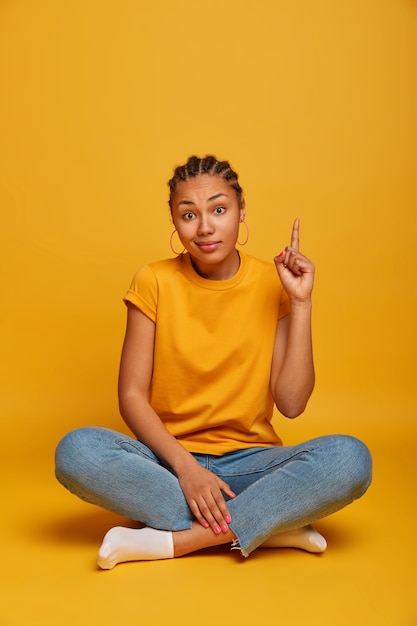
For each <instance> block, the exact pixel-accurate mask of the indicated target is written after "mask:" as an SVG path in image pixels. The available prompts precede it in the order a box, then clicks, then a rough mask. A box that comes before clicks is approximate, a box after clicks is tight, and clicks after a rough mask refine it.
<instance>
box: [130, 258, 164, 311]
mask: <svg viewBox="0 0 417 626" xmlns="http://www.w3.org/2000/svg"><path fill="white" fill-rule="evenodd" d="M123 302H125V304H127V303H128V302H131V303H132V304H134V305H135V306H136V307H137V308H138V309H139V310H140V311H142V313H144V314H145V315H146V317H149V319H150V320H152V322H156V311H157V306H158V283H157V280H156V277H155V274H154V273H153V271H152V270H151V268H150V267H149V265H145V266H144V267H142V269H140V270H139V271H138V272H136V274H135V275H134V277H133V279H132V282H131V284H130V287H129V289H128V290H127V292H126V295H125V297H124V298H123Z"/></svg>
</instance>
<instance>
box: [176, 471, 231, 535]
mask: <svg viewBox="0 0 417 626" xmlns="http://www.w3.org/2000/svg"><path fill="white" fill-rule="evenodd" d="M177 476H178V480H179V483H180V486H181V489H182V491H183V493H184V496H185V499H186V500H187V503H188V506H189V507H190V509H191V511H192V513H193V515H194V516H195V518H196V519H197V520H198V521H199V522H200V524H201V525H202V526H204V528H210V527H211V529H212V530H213V532H214V533H216V535H218V534H220V533H221V532H224V533H226V532H227V531H228V530H229V524H230V522H231V519H232V518H231V515H230V512H229V509H228V507H227V503H226V501H225V499H224V496H223V493H224V494H226V495H227V496H229V498H234V497H235V496H236V494H235V493H233V491H232V490H231V489H230V487H229V485H228V484H227V483H225V482H224V481H223V480H221V479H220V478H219V477H218V476H216V474H213V472H210V470H207V469H205V468H204V467H201V465H199V464H198V463H197V462H196V465H195V466H194V467H193V468H192V469H190V467H187V469H186V470H185V471H184V472H183V473H181V474H179V475H178V474H177Z"/></svg>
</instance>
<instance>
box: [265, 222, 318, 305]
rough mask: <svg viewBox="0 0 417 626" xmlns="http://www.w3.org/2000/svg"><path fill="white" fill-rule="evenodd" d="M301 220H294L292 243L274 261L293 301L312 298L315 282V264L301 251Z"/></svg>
mask: <svg viewBox="0 0 417 626" xmlns="http://www.w3.org/2000/svg"><path fill="white" fill-rule="evenodd" d="M299 245H300V220H299V219H298V218H297V219H296V220H295V222H294V225H293V228H292V234H291V245H290V246H287V247H286V248H285V250H283V251H282V252H281V253H280V254H279V255H278V256H277V257H275V259H274V262H275V265H276V268H277V270H278V274H279V277H280V279H281V282H282V285H283V287H284V289H285V291H286V292H287V294H288V296H289V298H290V300H291V301H293V302H306V301H309V300H310V298H311V292H312V291H313V283H314V265H313V263H312V262H311V261H310V260H309V259H308V258H307V257H305V256H304V255H302V254H301V253H300V252H299Z"/></svg>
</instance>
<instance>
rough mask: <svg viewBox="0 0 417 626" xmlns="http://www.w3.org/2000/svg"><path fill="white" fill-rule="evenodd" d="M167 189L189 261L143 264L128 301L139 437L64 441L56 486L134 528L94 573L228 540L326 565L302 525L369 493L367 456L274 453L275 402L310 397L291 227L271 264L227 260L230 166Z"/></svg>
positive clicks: (238, 202) (233, 231)
mask: <svg viewBox="0 0 417 626" xmlns="http://www.w3.org/2000/svg"><path fill="white" fill-rule="evenodd" d="M169 188H170V200H169V204H170V209H171V215H172V221H173V224H174V226H175V231H176V233H177V235H178V238H179V240H180V242H181V244H182V246H183V248H184V250H183V251H182V252H181V253H179V254H178V253H175V254H176V256H175V258H171V259H167V260H163V261H159V262H156V263H152V264H150V265H148V266H145V267H144V268H143V269H142V270H141V271H139V272H138V273H137V274H136V276H135V277H134V279H133V282H132V284H131V287H130V289H129V290H128V292H127V294H126V298H125V302H126V303H127V310H128V316H127V328H126V336H125V341H124V345H123V351H122V357H121V365H120V376H119V399H120V411H121V415H122V417H123V419H124V420H125V422H126V424H127V425H128V426H129V428H130V429H131V431H132V432H133V434H134V437H135V438H134V439H133V438H129V437H127V436H125V435H122V434H120V433H117V432H114V431H111V430H108V429H103V428H82V429H78V430H76V431H74V432H72V433H69V434H68V435H66V437H64V439H63V440H62V441H61V442H60V444H59V446H58V449H57V457H56V458H57V463H56V467H57V469H56V474H57V477H58V480H60V482H61V483H62V484H63V485H64V486H66V487H67V488H68V489H69V490H70V491H72V492H73V493H75V494H77V495H78V496H79V497H81V498H82V499H84V500H87V501H88V502H91V503H94V504H97V505H100V506H102V507H104V508H106V509H108V510H111V511H114V512H116V513H119V514H121V515H124V516H127V517H129V518H131V519H132V520H136V521H139V522H141V523H142V524H143V526H144V527H143V528H122V527H116V528H113V529H111V530H110V531H109V532H108V533H107V535H106V536H105V538H104V541H103V544H102V546H101V548H100V551H99V557H98V563H99V566H100V567H101V568H103V569H111V568H112V567H114V566H115V565H116V564H117V563H120V562H122V561H132V560H150V559H163V558H172V557H174V556H182V555H185V554H188V553H190V552H193V551H195V550H198V549H201V548H206V547H210V546H217V545H220V544H227V543H228V544H231V545H232V547H233V548H239V549H240V551H241V553H242V554H243V555H244V556H248V555H249V553H250V552H252V551H253V550H254V549H255V548H257V547H280V546H291V547H296V548H301V549H305V550H307V551H310V552H322V551H324V550H325V549H326V541H325V539H324V538H323V537H322V536H321V535H320V534H319V533H318V532H317V531H316V530H315V529H314V528H313V527H312V526H311V523H312V522H314V521H316V520H318V519H320V518H322V517H324V516H326V515H329V514H330V513H333V512H335V511H337V510H339V509H340V508H342V507H344V506H345V505H347V504H348V503H350V502H352V501H353V500H354V499H356V498H359V497H360V496H361V495H362V494H363V493H364V492H365V491H366V489H367V488H368V486H369V484H370V481H371V457H370V454H369V451H368V450H367V448H366V447H365V445H364V444H363V443H362V442H360V441H358V440H357V439H355V438H352V437H348V436H342V435H337V436H327V437H320V438H317V439H314V440H312V441H308V442H306V443H303V444H299V445H295V446H283V445H282V442H281V440H280V439H279V437H278V435H277V434H276V433H275V431H274V428H273V427H272V425H271V417H272V412H273V406H274V404H275V405H276V407H277V408H278V410H279V411H280V412H281V413H282V414H283V415H285V416H287V417H290V418H294V417H296V416H298V415H300V414H301V413H302V412H303V410H304V409H305V406H306V404H307V402H308V400H309V397H310V395H311V393H312V390H313V387H314V365H313V355H312V342H311V306H312V305H311V293H312V289H313V279H314V266H313V264H312V263H311V261H310V260H309V259H308V258H306V257H305V256H304V255H302V254H301V253H300V251H299V221H298V220H296V221H295V222H294V225H293V229H292V236H291V243H290V245H289V246H287V247H286V248H285V249H284V250H283V251H282V252H281V253H280V254H279V255H278V256H277V257H276V258H275V259H274V264H273V263H266V262H264V261H261V260H258V259H255V258H254V257H251V256H248V255H246V254H243V253H241V252H238V250H237V249H236V243H239V242H238V241H237V240H238V234H239V226H240V224H243V225H244V227H245V226H246V222H245V201H244V198H243V193H242V189H241V186H240V184H239V181H238V176H237V174H236V173H235V172H234V171H233V170H232V168H231V166H230V164H229V163H228V162H227V161H218V160H217V159H216V158H215V157H213V156H207V157H205V158H202V159H201V158H198V157H191V158H190V159H189V160H188V161H187V163H186V164H185V165H183V166H180V167H177V168H176V170H175V171H174V175H173V177H172V179H171V180H170V181H169ZM175 231H174V233H173V235H174V234H175ZM246 232H248V231H247V226H246ZM173 235H172V236H171V247H172V240H173ZM243 243H245V242H243Z"/></svg>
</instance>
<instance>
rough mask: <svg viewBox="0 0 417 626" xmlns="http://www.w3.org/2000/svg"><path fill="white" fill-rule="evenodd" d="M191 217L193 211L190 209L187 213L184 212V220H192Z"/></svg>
mask: <svg viewBox="0 0 417 626" xmlns="http://www.w3.org/2000/svg"><path fill="white" fill-rule="evenodd" d="M193 217H194V213H193V212H192V211H188V212H187V213H184V219H185V220H192V219H193Z"/></svg>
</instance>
